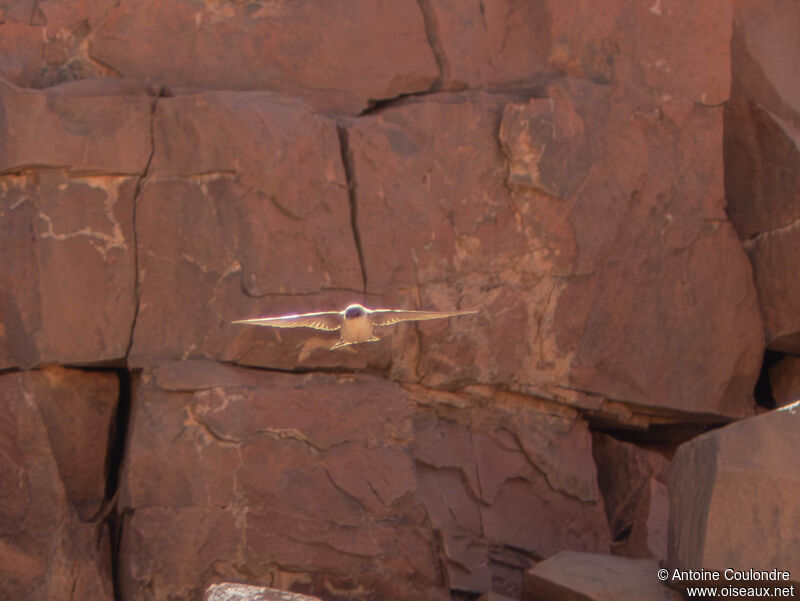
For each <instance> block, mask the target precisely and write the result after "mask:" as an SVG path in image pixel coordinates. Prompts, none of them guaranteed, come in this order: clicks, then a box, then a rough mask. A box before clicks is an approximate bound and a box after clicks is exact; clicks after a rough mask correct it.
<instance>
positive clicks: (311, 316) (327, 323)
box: [231, 311, 342, 332]
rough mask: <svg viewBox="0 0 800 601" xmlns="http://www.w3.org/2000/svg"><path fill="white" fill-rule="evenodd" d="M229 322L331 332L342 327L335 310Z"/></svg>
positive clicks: (340, 317) (340, 316) (339, 315)
mask: <svg viewBox="0 0 800 601" xmlns="http://www.w3.org/2000/svg"><path fill="white" fill-rule="evenodd" d="M231 323H241V324H249V325H253V326H268V327H271V328H314V329H316V330H328V331H331V332H332V331H334V330H338V329H339V328H341V327H342V315H341V313H339V312H337V311H322V312H320V313H302V314H298V315H281V316H279V317H256V318H254V319H240V320H239V321H232V322H231Z"/></svg>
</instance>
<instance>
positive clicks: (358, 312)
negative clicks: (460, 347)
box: [231, 305, 478, 350]
mask: <svg viewBox="0 0 800 601" xmlns="http://www.w3.org/2000/svg"><path fill="white" fill-rule="evenodd" d="M477 312H478V311H477V310H471V311H405V310H403V309H367V308H366V307H363V306H361V305H350V306H349V307H347V308H346V309H345V310H344V311H322V312H320V313H302V314H298V315H281V316H279V317H256V318H255V319H241V320H239V321H234V322H231V323H240V324H250V325H254V326H269V327H272V328H315V329H317V330H328V331H331V332H335V331H336V330H341V335H340V338H339V340H338V341H337V342H336V344H334V345H333V346H332V347H331V350H334V349H337V348H341V347H343V346H348V345H350V344H358V343H359V342H375V341H377V340H380V338H378V337H377V336H376V335H375V333H374V331H375V328H376V327H380V326H390V325H392V324H395V323H400V322H401V321H423V320H426V319H442V318H444V317H455V316H456V315H472V314H473V313H477Z"/></svg>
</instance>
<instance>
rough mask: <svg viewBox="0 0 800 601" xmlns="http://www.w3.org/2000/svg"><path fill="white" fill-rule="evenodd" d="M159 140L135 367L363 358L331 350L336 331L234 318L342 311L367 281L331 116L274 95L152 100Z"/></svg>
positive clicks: (147, 206)
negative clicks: (280, 327) (197, 360)
mask: <svg viewBox="0 0 800 601" xmlns="http://www.w3.org/2000/svg"><path fill="white" fill-rule="evenodd" d="M154 140H155V152H154V155H153V160H152V164H151V166H150V171H149V174H148V178H147V180H146V181H145V183H144V185H143V187H142V191H141V195H140V198H139V200H138V204H137V213H136V228H137V235H138V238H137V240H138V245H139V263H138V265H139V280H140V306H139V312H138V317H137V321H136V330H135V332H134V336H133V346H132V348H131V353H130V361H131V363H132V364H133V365H137V366H139V365H155V364H157V363H158V362H160V361H165V360H166V361H169V360H176V359H182V358H186V357H213V358H220V359H224V360H226V361H236V362H239V363H245V364H253V365H262V366H269V367H279V368H285V369H290V368H293V367H295V366H296V365H298V364H302V365H306V366H330V365H336V364H344V365H346V366H352V367H356V366H358V367H360V366H364V365H365V364H366V361H365V360H364V359H363V358H362V357H364V356H366V355H362V354H359V353H329V352H328V349H329V348H330V346H331V344H332V341H333V340H335V339H336V335H335V334H334V333H330V332H318V331H316V332H315V331H309V330H306V331H298V330H294V331H291V330H284V331H276V330H274V329H270V328H257V327H252V326H241V325H232V324H231V323H230V322H231V321H233V320H235V319H244V318H248V317H254V316H257V315H276V314H282V313H294V312H298V308H299V307H300V306H302V307H303V309H304V311H305V309H307V310H308V311H312V310H330V309H333V308H338V307H341V306H345V305H346V304H348V302H349V300H351V299H352V298H353V296H354V295H357V294H358V290H360V289H361V287H362V276H361V267H360V263H359V258H358V253H357V250H356V246H355V240H354V237H353V231H352V227H351V223H350V204H349V200H348V192H347V183H346V181H345V175H344V169H343V166H342V161H341V153H340V147H339V139H338V136H337V130H336V124H335V122H334V121H333V120H331V119H329V118H326V117H324V116H322V115H319V114H316V113H312V112H310V111H309V110H308V108H307V107H306V106H305V105H303V104H302V103H299V102H297V101H292V100H285V99H281V98H280V97H277V96H275V95H272V94H269V93H257V92H253V93H248V92H239V93H224V92H215V93H209V94H203V95H196V96H180V97H176V98H164V99H161V100H159V102H158V107H157V109H156V113H155V121H154ZM187 147H191V148H192V149H193V152H187V151H186V149H187ZM299 299H302V305H300V304H299V303H300V302H301V301H300V300H299ZM304 311H303V312H304ZM321 349H324V351H325V352H320V350H321ZM315 351H316V352H315ZM306 358H308V360H306Z"/></svg>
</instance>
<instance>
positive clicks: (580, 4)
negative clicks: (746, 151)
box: [518, 0, 733, 106]
mask: <svg viewBox="0 0 800 601" xmlns="http://www.w3.org/2000/svg"><path fill="white" fill-rule="evenodd" d="M518 4H522V2H519V3H518ZM548 8H549V13H550V18H551V19H552V23H553V26H552V34H551V37H552V46H551V50H550V56H549V62H550V65H551V66H552V67H553V68H554V69H557V70H558V71H560V72H564V73H567V74H569V75H572V76H574V77H578V78H580V79H586V80H589V81H593V82H597V83H613V84H616V85H618V86H621V87H624V88H627V89H628V91H629V92H632V91H634V90H647V91H648V92H649V93H651V94H653V96H654V97H655V98H657V99H658V101H659V103H664V104H669V103H670V102H672V101H678V102H696V103H699V104H702V105H708V106H713V105H716V104H718V103H721V102H724V101H725V100H727V98H728V93H729V89H730V81H731V78H730V39H731V29H732V12H733V11H732V7H731V4H730V2H727V1H725V0H713V1H711V2H702V3H701V2H692V0H679V1H677V2H670V3H669V4H664V3H662V2H654V3H650V4H648V3H646V2H626V1H625V0H606V1H604V2H603V3H602V4H601V5H598V4H597V3H596V2H592V0H567V1H563V0H553V1H552V2H550V3H549V6H548Z"/></svg>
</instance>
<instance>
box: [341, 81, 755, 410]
mask: <svg viewBox="0 0 800 601" xmlns="http://www.w3.org/2000/svg"><path fill="white" fill-rule="evenodd" d="M548 95H549V98H545V99H533V100H530V101H525V102H516V101H513V99H511V98H508V97H499V96H496V95H481V94H457V95H438V96H436V97H435V98H432V99H429V100H425V101H409V102H407V103H405V104H403V105H401V106H398V107H392V108H389V109H386V110H384V111H382V112H380V113H378V114H375V115H372V116H370V117H368V118H362V119H359V120H357V121H355V122H353V123H352V124H351V125H349V126H348V144H349V148H350V150H351V151H352V157H353V159H352V162H353V169H352V172H353V174H354V182H355V188H354V190H355V197H356V202H357V205H358V214H357V222H358V228H359V231H360V234H361V236H360V237H361V246H362V250H363V256H364V262H365V267H366V279H367V287H368V290H369V291H370V292H372V293H375V294H380V295H382V297H383V298H384V299H386V300H385V301H384V302H387V303H389V302H391V303H392V304H399V305H410V304H418V305H420V306H424V307H427V306H439V307H456V306H459V307H473V306H478V307H480V310H481V314H480V316H479V317H478V318H477V319H475V320H469V321H468V320H466V319H465V320H463V321H461V322H459V324H458V326H457V327H456V326H455V325H454V324H449V323H448V324H432V325H427V324H420V325H419V326H417V327H414V329H413V331H412V328H411V327H405V328H400V329H399V331H398V333H397V335H396V336H395V338H394V340H395V342H394V348H401V347H403V346H405V347H407V346H408V345H412V344H419V348H420V352H419V354H411V355H409V358H408V359H406V358H405V357H402V356H400V357H398V356H396V357H395V360H394V362H393V366H392V368H393V370H396V372H399V373H403V374H404V377H406V378H408V377H409V376H410V377H412V378H421V379H422V381H424V382H425V383H427V384H430V385H435V386H457V385H459V384H461V383H463V382H464V381H479V382H508V381H514V382H515V384H514V386H515V387H516V388H518V389H521V390H526V391H536V392H538V393H540V394H544V395H546V396H549V397H551V398H559V399H564V400H565V401H566V402H571V401H570V397H571V396H575V395H577V394H579V393H584V392H588V393H593V394H594V395H596V396H597V397H599V398H603V397H604V398H606V399H612V400H615V401H621V402H623V403H625V404H626V405H627V407H628V408H629V410H632V411H634V412H637V411H641V412H643V413H645V412H647V411H652V410H654V409H657V408H661V409H669V410H680V411H683V412H686V413H687V414H688V413H693V412H703V413H709V414H719V415H729V416H741V415H747V414H750V413H752V411H753V409H752V407H753V403H752V395H751V392H750V390H751V389H752V386H753V383H754V382H755V379H756V376H757V373H758V367H759V364H760V360H761V350H762V347H761V345H762V342H761V320H760V316H759V313H758V307H757V300H756V295H755V290H754V288H753V286H752V283H751V280H750V278H751V274H750V266H749V263H748V261H747V257H746V255H745V254H744V253H743V252H742V249H741V245H740V243H739V241H738V240H737V238H736V235H735V233H734V232H733V229H732V228H731V227H730V225H729V223H728V222H727V220H726V219H725V213H724V207H723V186H722V184H723V181H722V161H721V125H722V121H721V110H720V109H714V108H700V107H697V106H693V105H689V104H680V103H677V104H669V105H665V106H663V107H661V108H658V107H656V106H652V105H648V104H647V102H646V101H645V100H644V99H642V98H638V99H637V100H636V101H634V99H633V98H632V97H626V96H622V95H621V94H620V93H619V91H614V89H610V88H609V87H607V86H606V87H603V86H592V85H588V84H582V83H578V82H568V83H565V84H559V85H557V86H553V87H551V88H549V90H548ZM638 102H641V103H643V104H637V103H638ZM647 106H649V107H650V108H646V107H647ZM501 114H502V121H501V125H500V129H499V133H498V128H497V123H498V119H499V118H500V115H501ZM690 132H691V133H690ZM498 136H499V139H500V142H501V145H502V150H503V152H502V153H501V152H500V149H499V148H498V145H497V138H498ZM689 157H692V158H689ZM387 223H391V224H392V227H391V228H390V229H388V230H387V229H386V224H387ZM731 323H737V324H739V328H738V329H737V330H736V331H733V330H731V328H730V324H731ZM417 341H419V342H417ZM577 402H578V403H582V402H583V401H577ZM631 408H632V409H631ZM645 408H648V409H645Z"/></svg>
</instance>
